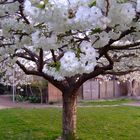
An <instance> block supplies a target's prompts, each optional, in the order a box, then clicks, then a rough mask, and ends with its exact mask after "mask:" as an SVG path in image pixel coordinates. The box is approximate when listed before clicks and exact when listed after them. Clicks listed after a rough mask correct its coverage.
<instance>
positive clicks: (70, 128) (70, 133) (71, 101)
mask: <svg viewBox="0 0 140 140" xmlns="http://www.w3.org/2000/svg"><path fill="white" fill-rule="evenodd" d="M76 114H77V95H76V94H73V95H69V94H66V93H65V94H63V135H62V138H63V140H75V139H76V117H77V115H76Z"/></svg>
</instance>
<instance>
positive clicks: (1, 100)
mask: <svg viewBox="0 0 140 140" xmlns="http://www.w3.org/2000/svg"><path fill="white" fill-rule="evenodd" d="M122 105H125V106H140V101H135V102H132V103H124V104H122ZM113 106H120V105H97V106H94V107H113ZM47 107H61V105H48V104H33V103H28V102H19V103H17V102H15V103H13V102H12V97H11V96H9V95H0V109H6V108H47ZM79 107H93V106H83V105H82V106H81V105H79Z"/></svg>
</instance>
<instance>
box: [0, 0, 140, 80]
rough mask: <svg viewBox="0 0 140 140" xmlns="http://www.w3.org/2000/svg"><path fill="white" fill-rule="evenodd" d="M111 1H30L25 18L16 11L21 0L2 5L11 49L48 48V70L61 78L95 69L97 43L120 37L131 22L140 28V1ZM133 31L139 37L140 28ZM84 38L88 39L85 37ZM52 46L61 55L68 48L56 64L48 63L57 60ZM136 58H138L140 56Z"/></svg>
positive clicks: (27, 0)
mask: <svg viewBox="0 0 140 140" xmlns="http://www.w3.org/2000/svg"><path fill="white" fill-rule="evenodd" d="M120 1H121V2H120ZM108 3H109V5H107V1H106V0H96V3H93V0H41V1H39V0H25V2H24V5H23V6H24V8H23V13H22V14H25V15H24V16H25V17H24V18H23V19H22V20H21V17H22V15H20V14H19V13H18V12H17V10H18V8H19V3H18V2H14V3H13V4H5V5H0V17H1V16H2V18H1V21H0V26H1V28H2V33H1V34H2V36H4V37H6V38H10V39H13V42H14V43H15V45H12V47H9V49H8V51H7V52H8V53H10V54H12V53H14V50H17V49H20V48H22V47H28V48H29V46H33V49H32V50H33V51H34V52H35V51H36V52H37V53H38V48H43V50H44V58H45V60H44V62H46V64H45V66H44V68H43V71H44V72H45V73H46V74H48V75H49V76H52V77H54V79H56V80H58V81H60V80H63V79H65V77H72V76H75V75H76V74H83V73H91V72H92V71H94V68H95V66H96V64H97V62H96V57H97V53H96V51H95V49H94V48H99V47H104V46H105V45H107V44H108V42H109V41H110V40H111V39H113V40H117V39H118V38H119V36H120V34H121V33H122V32H123V31H125V30H126V29H130V27H131V26H133V27H136V29H138V30H139V29H140V23H139V22H137V24H134V19H135V17H136V12H140V0H137V3H136V4H135V5H133V4H132V3H131V2H129V1H125V2H123V0H119V3H118V0H108ZM7 14H8V15H7ZM5 15H6V17H5V18H3V16H5ZM20 16H21V17H20ZM25 19H26V22H27V20H28V21H29V22H30V24H29V25H27V24H26V22H25ZM69 31H71V33H69ZM134 35H135V36H136V37H134V38H133V39H132V38H131V39H132V40H135V39H139V36H140V35H139V32H137V33H135V34H134V33H133V36H134ZM127 37H128V36H126V38H127ZM131 37H132V36H131ZM84 38H85V40H86V39H87V40H88V41H89V42H87V41H83V40H84ZM126 38H125V39H126ZM80 40H82V41H80ZM60 48H61V49H60ZM51 49H53V50H54V53H55V55H56V57H58V55H59V53H61V54H62V52H63V53H64V55H63V56H62V57H61V59H60V60H59V59H58V60H57V61H58V62H57V64H54V65H55V66H54V65H51V66H50V65H49V64H50V63H54V61H53V58H52V56H51V57H50V50H51ZM32 50H31V51H32ZM48 57H49V58H48ZM58 58H60V57H58ZM47 60H48V61H47ZM135 61H136V62H137V63H138V61H139V59H138V60H135ZM125 62H126V63H123V64H124V65H128V64H129V65H131V63H130V61H129V63H128V61H125ZM137 65H138V64H137ZM32 67H34V65H33V66H31V68H32ZM123 68H125V67H123ZM123 68H122V69H123Z"/></svg>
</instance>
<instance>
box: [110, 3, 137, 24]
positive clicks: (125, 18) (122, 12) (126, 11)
mask: <svg viewBox="0 0 140 140" xmlns="http://www.w3.org/2000/svg"><path fill="white" fill-rule="evenodd" d="M108 14H109V15H108V17H109V18H110V19H111V24H112V25H119V26H124V25H129V24H131V23H132V20H133V19H134V18H135V16H136V11H135V8H134V7H133V5H132V4H130V3H123V4H114V5H112V6H111V7H110V10H109V13H108Z"/></svg>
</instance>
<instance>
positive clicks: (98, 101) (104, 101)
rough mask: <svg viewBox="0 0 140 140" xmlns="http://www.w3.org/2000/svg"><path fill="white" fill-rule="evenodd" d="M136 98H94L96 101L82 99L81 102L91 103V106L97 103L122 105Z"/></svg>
mask: <svg viewBox="0 0 140 140" xmlns="http://www.w3.org/2000/svg"><path fill="white" fill-rule="evenodd" d="M134 101H135V100H134V99H127V98H122V99H114V100H94V101H88V100H87V101H81V102H79V104H80V105H86V106H88V105H90V106H92V105H93V106H95V105H121V104H125V103H131V102H134Z"/></svg>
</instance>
